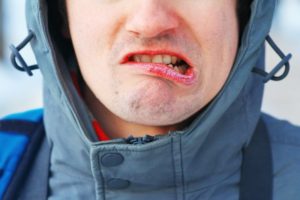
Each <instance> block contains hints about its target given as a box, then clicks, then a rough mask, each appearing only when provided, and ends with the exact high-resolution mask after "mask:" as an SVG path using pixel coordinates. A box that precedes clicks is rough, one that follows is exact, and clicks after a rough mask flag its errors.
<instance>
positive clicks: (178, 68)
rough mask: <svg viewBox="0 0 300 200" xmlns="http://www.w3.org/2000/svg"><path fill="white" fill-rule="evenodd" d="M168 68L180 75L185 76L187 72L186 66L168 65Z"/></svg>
mask: <svg viewBox="0 0 300 200" xmlns="http://www.w3.org/2000/svg"><path fill="white" fill-rule="evenodd" d="M168 66H169V67H170V68H172V69H174V70H175V71H176V72H178V73H180V74H185V73H186V71H187V68H188V66H186V65H173V64H168Z"/></svg>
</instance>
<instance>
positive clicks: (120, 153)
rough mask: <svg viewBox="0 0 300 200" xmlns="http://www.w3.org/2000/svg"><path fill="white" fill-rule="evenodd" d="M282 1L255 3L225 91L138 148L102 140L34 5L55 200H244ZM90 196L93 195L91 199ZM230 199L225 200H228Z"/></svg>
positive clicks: (31, 16)
mask: <svg viewBox="0 0 300 200" xmlns="http://www.w3.org/2000/svg"><path fill="white" fill-rule="evenodd" d="M274 9H275V0H253V2H252V5H251V17H250V19H249V23H248V24H247V26H246V27H245V30H244V34H243V35H242V38H241V44H240V47H239V51H238V55H237V57H236V60H235V64H234V66H233V68H232V71H231V74H230V76H229V78H228V80H227V82H226V83H225V86H224V87H223V89H222V90H221V91H220V92H219V94H218V95H217V97H216V98H215V99H214V100H213V102H211V103H210V105H209V106H208V107H207V108H206V109H205V111H204V112H203V113H201V115H199V116H198V117H197V118H196V119H195V120H194V121H193V122H192V123H191V125H190V126H189V127H188V128H187V129H185V130H184V131H175V132H171V133H169V134H167V135H165V136H160V137H159V139H158V140H155V141H153V142H151V143H147V144H140V145H132V144H127V143H126V140H125V139H114V140H110V141H102V142H101V141H98V140H97V137H96V134H95V132H94V129H93V127H92V124H91V121H92V116H91V115H90V114H89V113H90V112H89V111H88V109H87V107H86V106H85V103H84V102H83V100H82V99H81V98H80V96H79V95H78V92H77V91H76V89H75V87H74V85H73V82H72V79H71V77H70V73H69V70H68V67H67V61H66V60H65V59H64V57H63V56H62V55H61V54H60V53H59V51H57V50H56V49H57V46H56V45H55V43H54V42H53V37H52V35H51V34H50V31H49V26H48V21H49V19H48V11H47V3H46V1H45V0H27V1H26V10H27V22H28V29H29V30H31V31H32V32H33V33H34V34H35V39H34V40H32V42H31V45H32V48H33V51H34V54H35V56H36V60H37V63H38V65H39V67H40V69H41V71H42V74H43V77H44V104H45V119H44V121H45V127H46V132H47V137H48V140H49V142H50V143H51V145H52V154H51V177H50V182H49V188H50V194H49V195H51V196H52V199H66V198H68V197H70V195H71V194H72V195H74V197H72V199H82V198H88V199H123V200H124V199H164V200H165V199H221V198H220V196H218V195H220V194H227V196H228V199H238V183H239V179H240V166H241V160H242V151H241V150H242V149H243V147H244V146H246V145H247V143H248V142H249V140H250V138H251V136H252V133H253V131H254V129H255V126H256V124H257V121H258V119H259V116H260V108H261V101H262V94H263V81H262V78H261V77H260V76H258V75H257V74H254V73H252V70H253V68H254V67H260V68H263V66H264V55H263V54H264V41H265V38H266V36H267V35H268V32H269V30H270V26H271V22H272V17H273V12H274ZM87 195H89V196H87ZM222 199H224V198H222Z"/></svg>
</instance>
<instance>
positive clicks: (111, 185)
mask: <svg viewBox="0 0 300 200" xmlns="http://www.w3.org/2000/svg"><path fill="white" fill-rule="evenodd" d="M129 185H130V182H129V181H127V180H123V179H110V180H109V181H108V182H107V188H108V189H111V190H120V189H125V188H127V187H128V186H129Z"/></svg>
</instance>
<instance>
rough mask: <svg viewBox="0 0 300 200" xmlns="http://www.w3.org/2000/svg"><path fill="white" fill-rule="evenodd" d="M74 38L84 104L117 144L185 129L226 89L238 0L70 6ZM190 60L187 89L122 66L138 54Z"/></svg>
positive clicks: (72, 2)
mask: <svg viewBox="0 0 300 200" xmlns="http://www.w3.org/2000/svg"><path fill="white" fill-rule="evenodd" d="M66 7H67V15H68V22H69V31H70V38H71V40H72V43H73V46H74V49H75V54H76V57H77V60H78V63H79V66H80V70H81V73H82V76H83V78H84V80H85V83H86V85H85V87H84V92H83V93H84V99H85V101H86V102H87V104H88V106H89V107H90V110H91V111H92V112H93V114H94V115H95V117H96V119H97V120H98V121H99V122H100V124H101V126H102V128H103V129H104V131H105V132H106V134H107V135H108V136H109V137H111V138H119V137H127V136H129V135H134V136H143V135H145V134H149V135H156V134H164V133H167V132H168V131H170V130H177V129H181V128H182V127H184V126H185V125H186V123H187V121H188V119H190V118H191V117H192V116H193V115H194V114H195V113H197V112H199V111H201V109H202V108H204V107H205V106H206V105H207V104H208V103H209V102H210V101H211V100H212V99H213V98H214V97H215V96H216V95H217V93H218V92H219V91H220V90H221V88H222V86H223V85H224V83H225V81H226V79H227V77H228V75H229V73H230V70H231V67H232V65H233V62H234V59H235V56H236V52H237V46H238V20H237V14H236V1H235V0H230V1H228V0H210V1H207V0H206V1H204V0H188V1H183V0H143V1H138V0H133V1H130V3H129V2H128V1H125V0H90V1H86V0H67V1H66ZM165 50H169V51H172V52H175V53H178V54H180V55H182V56H184V57H186V58H187V59H188V60H189V61H190V62H191V63H192V66H193V70H194V72H195V74H196V75H195V80H194V81H193V83H192V84H189V85H185V84H181V83H178V82H176V81H174V80H169V79H166V78H163V77H158V76H156V75H153V74H148V73H147V72H146V71H145V70H142V69H141V68H139V67H133V66H132V65H130V64H124V63H123V64H122V63H121V60H122V59H123V58H124V56H125V55H126V54H128V53H131V52H136V51H165Z"/></svg>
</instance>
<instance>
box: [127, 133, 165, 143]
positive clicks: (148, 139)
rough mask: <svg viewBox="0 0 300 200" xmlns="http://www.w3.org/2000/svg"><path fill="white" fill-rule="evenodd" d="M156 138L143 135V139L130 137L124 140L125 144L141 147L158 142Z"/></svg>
mask: <svg viewBox="0 0 300 200" xmlns="http://www.w3.org/2000/svg"><path fill="white" fill-rule="evenodd" d="M158 139H159V137H158V136H151V135H145V136H143V137H133V136H132V135H131V136H129V137H128V138H126V139H125V142H126V144H133V145H141V144H148V143H150V142H154V141H156V140H158Z"/></svg>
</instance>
